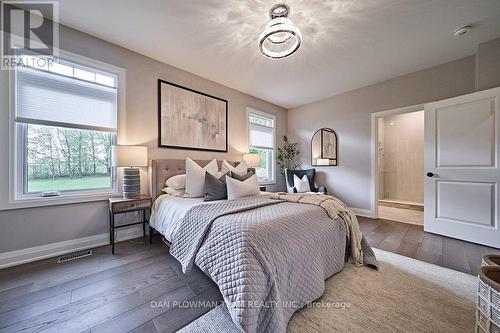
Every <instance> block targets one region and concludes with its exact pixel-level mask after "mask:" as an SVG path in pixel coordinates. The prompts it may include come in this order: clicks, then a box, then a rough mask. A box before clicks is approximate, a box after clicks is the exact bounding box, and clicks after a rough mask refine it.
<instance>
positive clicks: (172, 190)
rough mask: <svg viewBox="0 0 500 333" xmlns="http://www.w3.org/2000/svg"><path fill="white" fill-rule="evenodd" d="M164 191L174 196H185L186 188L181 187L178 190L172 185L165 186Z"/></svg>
mask: <svg viewBox="0 0 500 333" xmlns="http://www.w3.org/2000/svg"><path fill="white" fill-rule="evenodd" d="M162 192H165V193H167V194H170V195H172V196H174V197H182V196H184V194H185V192H184V189H181V190H176V189H175V188H172V187H169V186H167V187H165V188H164V189H163V190H162Z"/></svg>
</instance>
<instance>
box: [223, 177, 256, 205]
mask: <svg viewBox="0 0 500 333" xmlns="http://www.w3.org/2000/svg"><path fill="white" fill-rule="evenodd" d="M226 185H227V199H228V200H234V199H239V198H243V197H250V196H253V195H259V194H260V188H259V181H258V180H257V176H256V175H252V176H251V177H250V178H248V179H247V180H245V181H239V180H237V179H233V178H231V177H229V176H226Z"/></svg>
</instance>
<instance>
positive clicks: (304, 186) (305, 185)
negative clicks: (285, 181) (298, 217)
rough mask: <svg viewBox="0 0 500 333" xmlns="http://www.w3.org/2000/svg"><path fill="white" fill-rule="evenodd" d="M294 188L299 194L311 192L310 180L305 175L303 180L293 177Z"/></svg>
mask: <svg viewBox="0 0 500 333" xmlns="http://www.w3.org/2000/svg"><path fill="white" fill-rule="evenodd" d="M293 187H295V188H296V189H297V192H298V193H304V192H311V186H309V179H307V176H306V175H304V177H302V179H300V178H299V177H297V175H293Z"/></svg>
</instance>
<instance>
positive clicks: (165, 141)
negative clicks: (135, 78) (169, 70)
mask: <svg viewBox="0 0 500 333" xmlns="http://www.w3.org/2000/svg"><path fill="white" fill-rule="evenodd" d="M227 104H228V103H227V101H226V100H224V99H222V98H218V97H215V96H211V95H208V94H205V93H202V92H199V91H196V90H193V89H189V88H186V87H182V86H179V85H177V84H173V83H170V82H167V81H163V80H158V146H159V147H165V148H179V149H193V150H206V151H220V152H227V109H228V107H227Z"/></svg>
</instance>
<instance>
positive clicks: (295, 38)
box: [259, 4, 302, 59]
mask: <svg viewBox="0 0 500 333" xmlns="http://www.w3.org/2000/svg"><path fill="white" fill-rule="evenodd" d="M289 13H290V7H288V6H287V5H285V4H278V5H274V6H273V7H272V8H271V10H270V11H269V17H270V18H271V20H270V21H269V22H268V23H267V24H266V27H265V29H264V31H263V32H262V33H261V34H260V37H259V50H260V53H262V55H263V56H265V57H267V58H270V59H282V58H286V57H288V56H290V55H292V54H293V53H294V52H295V51H297V50H298V49H299V47H300V45H301V44H302V34H301V33H300V31H299V29H298V28H297V27H296V26H295V25H294V24H293V22H292V21H290V19H288V18H287V17H288V14H289Z"/></svg>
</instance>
